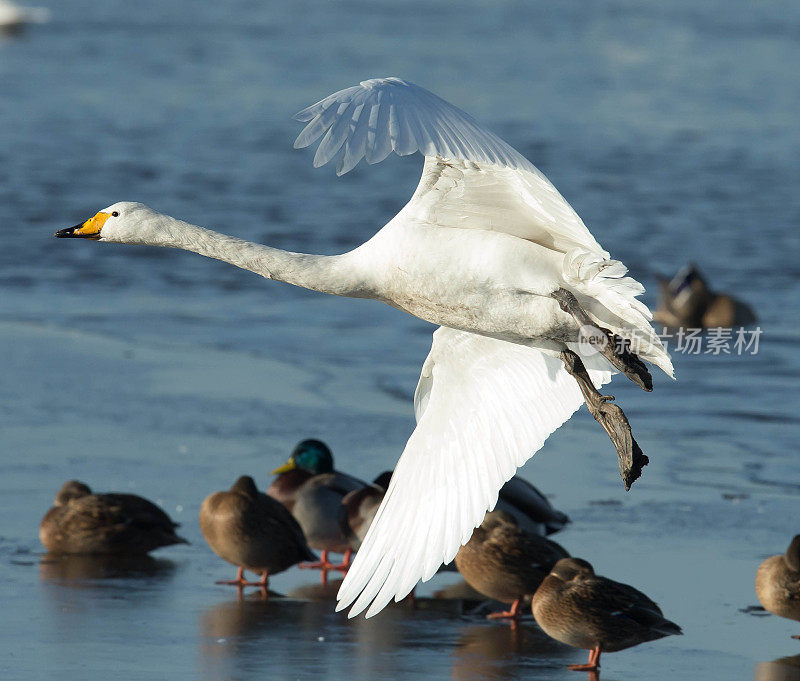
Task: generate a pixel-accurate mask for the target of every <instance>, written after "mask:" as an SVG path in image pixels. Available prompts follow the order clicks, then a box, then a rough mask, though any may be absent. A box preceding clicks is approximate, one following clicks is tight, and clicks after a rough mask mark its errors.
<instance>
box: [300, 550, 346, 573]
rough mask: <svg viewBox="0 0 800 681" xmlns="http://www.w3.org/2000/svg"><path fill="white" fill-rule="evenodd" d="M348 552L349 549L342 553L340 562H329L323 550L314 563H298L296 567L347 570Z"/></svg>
mask: <svg viewBox="0 0 800 681" xmlns="http://www.w3.org/2000/svg"><path fill="white" fill-rule="evenodd" d="M350 554H351V551H350V550H348V551H346V552H345V554H344V558H343V559H342V562H341V563H339V564H338V565H337V564H334V563H331V562H330V561H329V560H328V552H327V551H323V552H322V555H321V556H320V559H319V560H318V561H317V562H316V563H300V564H299V565H298V566H297V567H299V568H300V569H301V570H324V571H326V572H327V571H328V570H336V571H337V572H347V571H348V570H349V569H350Z"/></svg>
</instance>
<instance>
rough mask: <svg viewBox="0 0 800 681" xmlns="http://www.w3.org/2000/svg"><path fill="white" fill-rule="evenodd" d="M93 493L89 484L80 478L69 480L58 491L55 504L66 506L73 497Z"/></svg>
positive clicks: (76, 497)
mask: <svg viewBox="0 0 800 681" xmlns="http://www.w3.org/2000/svg"><path fill="white" fill-rule="evenodd" d="M91 493H92V490H91V489H89V485H87V484H85V483H83V482H81V481H80V480H67V482H65V483H64V484H63V485H61V489H59V490H58V492H57V493H56V498H55V502H54V503H55V505H56V506H65V505H66V504H68V503H69V502H70V501H72V500H73V499H80V498H81V497H85V496H87V495H89V494H91Z"/></svg>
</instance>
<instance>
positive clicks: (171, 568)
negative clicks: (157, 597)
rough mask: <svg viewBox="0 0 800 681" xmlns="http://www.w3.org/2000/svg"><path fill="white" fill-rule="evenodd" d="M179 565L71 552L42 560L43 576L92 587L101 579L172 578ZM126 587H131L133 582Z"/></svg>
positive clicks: (144, 557)
mask: <svg viewBox="0 0 800 681" xmlns="http://www.w3.org/2000/svg"><path fill="white" fill-rule="evenodd" d="M176 567H177V565H176V564H175V563H174V562H173V561H171V560H165V559H163V558H153V557H151V556H148V555H131V556H121V555H120V556H117V555H70V554H59V553H46V554H44V555H43V556H42V559H41V561H40V562H39V577H40V578H41V579H42V580H43V581H46V582H58V583H60V584H64V585H67V586H71V587H75V588H86V589H90V588H93V587H94V586H96V582H97V581H98V580H114V579H124V580H138V579H141V580H146V581H148V582H149V581H150V580H152V579H154V578H156V579H166V578H170V577H171V576H172V574H173V573H174V572H175V569H176ZM126 586H131V584H130V583H128V584H126Z"/></svg>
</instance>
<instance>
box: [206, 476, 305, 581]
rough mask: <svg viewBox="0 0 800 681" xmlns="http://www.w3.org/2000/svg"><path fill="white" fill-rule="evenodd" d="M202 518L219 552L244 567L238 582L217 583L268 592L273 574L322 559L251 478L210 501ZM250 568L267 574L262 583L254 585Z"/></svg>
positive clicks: (214, 495)
mask: <svg viewBox="0 0 800 681" xmlns="http://www.w3.org/2000/svg"><path fill="white" fill-rule="evenodd" d="M199 520H200V529H201V530H202V531H203V536H204V537H205V539H206V541H207V542H208V545H209V546H210V547H211V549H212V550H213V551H214V553H216V554H217V555H218V556H219V557H220V558H222V559H223V560H227V561H228V562H229V563H233V565H236V566H237V567H238V571H237V573H236V579H231V580H224V581H220V582H217V584H233V585H235V586H239V587H242V586H260V587H262V588H264V589H266V588H267V584H268V580H269V576H270V575H271V574H272V575H274V574H275V573H277V572H282V571H283V570H286V569H287V568H289V567H291V566H292V565H295V564H296V563H299V562H300V561H301V560H316V556H315V555H314V554H313V553H311V550H310V549H309V548H308V545H307V544H306V540H305V537H304V536H303V531H302V530H301V529H300V525H299V524H298V523H297V521H296V520H295V519H294V518H293V517H292V514H291V513H289V511H287V510H286V508H284V507H283V506H282V505H281V504H280V503H278V502H277V501H275V500H274V499H272V498H270V497H268V496H267V495H266V494H262V493H261V492H259V491H258V488H257V487H256V483H255V482H254V481H253V478H251V477H250V476H247V475H243V476H242V477H240V478H239V479H238V480H237V481H236V482H235V483H233V486H232V487H231V488H230V489H229V490H228V491H227V492H215V493H214V494H212V495H210V496H208V497H206V499H205V501H203V504H202V506H201V507H200V516H199ZM245 570H250V571H251V572H257V573H259V574H261V580H260V581H258V582H248V581H247V580H245V578H244V571H245Z"/></svg>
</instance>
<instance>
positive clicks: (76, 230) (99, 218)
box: [55, 212, 111, 241]
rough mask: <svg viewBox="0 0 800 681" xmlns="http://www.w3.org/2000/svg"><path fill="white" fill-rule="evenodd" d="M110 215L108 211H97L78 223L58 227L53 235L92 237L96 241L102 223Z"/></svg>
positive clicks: (76, 237) (77, 237)
mask: <svg viewBox="0 0 800 681" xmlns="http://www.w3.org/2000/svg"><path fill="white" fill-rule="evenodd" d="M110 217H111V214H110V213H102V212H101V213H98V214H97V215H95V216H94V217H91V218H89V219H88V220H87V221H86V222H82V223H81V224H79V225H75V226H74V227H66V228H64V229H59V230H58V231H57V232H56V233H55V236H56V237H58V238H59V239H92V240H93V241H97V240H98V239H99V238H100V231H101V230H102V229H103V225H104V224H105V222H106V220H108V218H110Z"/></svg>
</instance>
